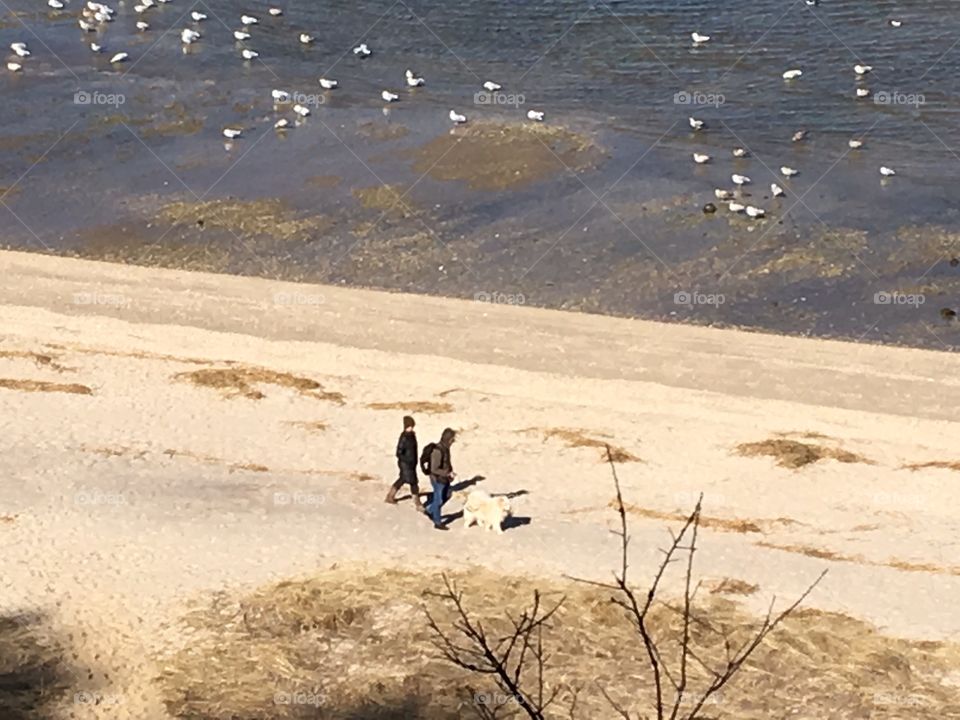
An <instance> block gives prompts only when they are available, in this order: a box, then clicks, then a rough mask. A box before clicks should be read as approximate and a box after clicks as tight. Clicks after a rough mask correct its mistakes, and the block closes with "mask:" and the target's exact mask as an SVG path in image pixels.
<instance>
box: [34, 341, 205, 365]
mask: <svg viewBox="0 0 960 720" xmlns="http://www.w3.org/2000/svg"><path fill="white" fill-rule="evenodd" d="M43 346H44V347H48V348H53V349H55V350H70V351H71V352H75V353H81V354H85V355H106V356H108V357H123V358H136V359H138V360H171V361H173V362H181V363H186V364H188V365H213V361H212V360H201V359H198V358H185V357H178V356H176V355H165V354H162V353H151V352H145V351H143V350H133V351H120V350H101V349H99V348H88V347H81V346H77V345H71V346H69V347H68V346H66V345H59V344H56V343H44V344H43Z"/></svg>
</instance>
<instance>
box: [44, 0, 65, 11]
mask: <svg viewBox="0 0 960 720" xmlns="http://www.w3.org/2000/svg"><path fill="white" fill-rule="evenodd" d="M47 5H49V6H50V7H52V8H53V9H54V10H63V7H64V6H63V3H62V2H60V0H47Z"/></svg>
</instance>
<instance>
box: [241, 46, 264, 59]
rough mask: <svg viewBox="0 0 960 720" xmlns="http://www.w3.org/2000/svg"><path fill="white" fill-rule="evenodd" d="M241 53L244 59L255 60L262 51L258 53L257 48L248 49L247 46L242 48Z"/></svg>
mask: <svg viewBox="0 0 960 720" xmlns="http://www.w3.org/2000/svg"><path fill="white" fill-rule="evenodd" d="M240 55H241V56H242V57H243V59H244V60H253V59H254V58H258V57H260V53H258V52H257V51H256V50H248V49H247V48H244V49H243V50H241V51H240Z"/></svg>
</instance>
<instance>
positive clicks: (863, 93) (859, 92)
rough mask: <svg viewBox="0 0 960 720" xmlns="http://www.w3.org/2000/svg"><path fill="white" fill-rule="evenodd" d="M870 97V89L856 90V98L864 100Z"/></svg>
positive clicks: (860, 88) (861, 88)
mask: <svg viewBox="0 0 960 720" xmlns="http://www.w3.org/2000/svg"><path fill="white" fill-rule="evenodd" d="M868 95H870V88H864V87H859V88H857V97H858V98H865V97H867V96H868Z"/></svg>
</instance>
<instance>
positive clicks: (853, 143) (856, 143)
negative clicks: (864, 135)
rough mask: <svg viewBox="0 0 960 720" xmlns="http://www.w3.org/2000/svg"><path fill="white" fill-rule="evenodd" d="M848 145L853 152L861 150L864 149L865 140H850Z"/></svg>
mask: <svg viewBox="0 0 960 720" xmlns="http://www.w3.org/2000/svg"><path fill="white" fill-rule="evenodd" d="M847 145H848V146H849V147H850V149H851V150H859V149H860V148H862V147H863V140H848V141H847Z"/></svg>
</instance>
